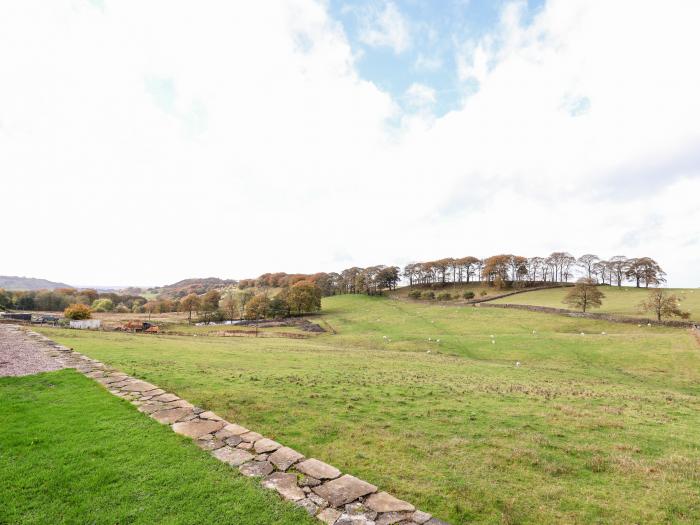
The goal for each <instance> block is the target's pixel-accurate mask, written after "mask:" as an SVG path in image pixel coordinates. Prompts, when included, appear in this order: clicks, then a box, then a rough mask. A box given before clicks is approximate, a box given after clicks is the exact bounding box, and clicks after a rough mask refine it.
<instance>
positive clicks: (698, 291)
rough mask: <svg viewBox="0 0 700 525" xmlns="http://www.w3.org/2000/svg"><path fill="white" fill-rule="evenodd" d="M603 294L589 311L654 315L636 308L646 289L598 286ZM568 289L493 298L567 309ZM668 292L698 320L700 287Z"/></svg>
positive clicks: (499, 301) (645, 295)
mask: <svg viewBox="0 0 700 525" xmlns="http://www.w3.org/2000/svg"><path fill="white" fill-rule="evenodd" d="M600 288H601V291H602V292H603V293H604V294H605V298H604V299H603V305H602V306H601V307H600V308H596V309H594V310H592V311H593V312H606V313H612V314H620V315H629V316H636V317H639V316H643V317H650V316H651V317H653V314H651V313H644V312H642V310H641V309H640V308H639V303H641V302H642V301H644V300H645V299H646V298H647V296H648V294H649V290H647V289H645V288H633V287H629V286H623V287H621V288H618V287H617V286H601V287H600ZM567 291H568V290H566V289H565V288H553V289H551V290H537V291H534V292H527V293H522V294H517V295H512V296H510V297H504V298H503V299H496V300H494V301H493V302H494V303H511V304H532V305H536V306H550V307H553V308H568V307H567V306H566V305H565V304H564V303H562V299H564V296H565V295H566V293H567ZM668 291H669V292H670V293H673V294H676V295H677V296H678V297H679V298H680V300H681V308H682V309H683V310H685V311H688V312H690V314H691V315H690V317H691V319H695V320H700V288H669V289H668Z"/></svg>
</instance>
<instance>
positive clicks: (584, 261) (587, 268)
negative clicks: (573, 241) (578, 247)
mask: <svg viewBox="0 0 700 525" xmlns="http://www.w3.org/2000/svg"><path fill="white" fill-rule="evenodd" d="M598 261H600V257H598V256H597V255H593V254H592V253H587V254H585V255H582V256H581V257H579V258H578V260H577V261H576V264H577V265H578V266H579V268H581V269H582V270H583V272H584V274H585V276H586V277H587V278H588V279H593V278H594V276H595V275H596V271H595V270H596V264H598Z"/></svg>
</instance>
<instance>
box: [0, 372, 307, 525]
mask: <svg viewBox="0 0 700 525" xmlns="http://www.w3.org/2000/svg"><path fill="white" fill-rule="evenodd" d="M0 487H1V488H0V523H3V524H19V523H21V524H41V525H43V524H48V523H51V524H59V523H94V524H114V523H121V524H125V523H133V524H136V523H143V524H151V523H169V524H175V523H182V524H191V523H236V524H248V525H259V524H261V523H268V524H280V525H282V524H288V525H296V524H301V523H308V524H311V523H314V522H315V520H311V519H310V518H308V516H307V515H306V513H305V512H304V511H302V510H301V509H298V508H296V507H294V506H292V505H290V504H285V503H283V502H282V501H281V500H280V499H279V498H278V497H276V496H275V495H273V494H271V493H267V492H265V491H263V490H261V489H260V488H259V487H257V486H256V483H255V482H253V481H251V480H249V479H248V478H244V477H243V476H241V475H239V474H238V473H237V472H236V471H234V470H232V469H231V468H230V467H229V466H227V465H224V464H223V463H221V462H219V461H217V460H215V459H214V458H212V457H211V456H209V455H208V454H207V453H205V452H203V451H201V450H199V449H198V448H197V447H196V446H195V445H194V444H193V443H192V441H191V440H188V439H186V438H183V437H181V436H178V435H177V434H175V433H173V432H172V431H171V430H170V429H168V428H167V427H166V426H164V425H160V424H159V423H157V422H155V421H154V420H152V419H150V418H148V417H146V416H145V415H144V414H141V413H140V412H137V411H136V408H135V407H133V406H132V405H130V404H129V403H127V402H126V401H123V400H121V399H118V398H116V397H114V396H112V395H111V394H109V393H108V392H107V391H106V390H105V389H103V388H102V387H100V386H99V385H98V384H97V383H95V382H94V381H92V380H90V379H87V378H86V377H84V376H83V375H81V374H79V373H78V372H76V371H74V370H62V371H59V372H51V373H45V374H38V375H33V376H27V377H20V378H0Z"/></svg>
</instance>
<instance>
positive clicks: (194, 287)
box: [147, 277, 238, 298]
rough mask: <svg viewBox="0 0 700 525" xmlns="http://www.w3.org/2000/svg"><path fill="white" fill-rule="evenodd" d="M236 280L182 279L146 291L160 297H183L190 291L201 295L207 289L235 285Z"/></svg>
mask: <svg viewBox="0 0 700 525" xmlns="http://www.w3.org/2000/svg"><path fill="white" fill-rule="evenodd" d="M237 284H238V281H236V280H233V279H219V278H218V277H203V278H194V279H183V280H182V281H178V282H176V283H173V284H168V285H165V286H158V287H154V288H149V289H148V290H147V292H148V293H149V294H154V295H157V296H160V297H168V298H176V297H184V296H185V295H187V294H190V293H196V294H198V295H201V294H203V293H207V292H208V291H209V290H221V289H224V288H226V287H227V286H235V285H237Z"/></svg>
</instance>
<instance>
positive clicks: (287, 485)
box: [262, 472, 306, 501]
mask: <svg viewBox="0 0 700 525" xmlns="http://www.w3.org/2000/svg"><path fill="white" fill-rule="evenodd" d="M262 485H263V487H266V488H268V489H273V490H276V491H277V492H278V493H279V494H280V496H282V497H283V498H284V499H288V500H290V501H299V500H302V499H304V498H306V494H305V493H304V491H303V490H301V489H300V488H299V487H298V486H297V477H296V476H295V475H294V474H287V473H284V472H275V473H273V474H270V475H269V476H267V477H266V478H265V479H264V480H263V481H262Z"/></svg>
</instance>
